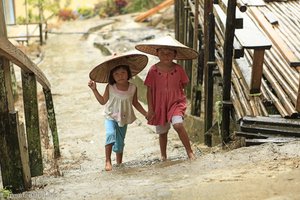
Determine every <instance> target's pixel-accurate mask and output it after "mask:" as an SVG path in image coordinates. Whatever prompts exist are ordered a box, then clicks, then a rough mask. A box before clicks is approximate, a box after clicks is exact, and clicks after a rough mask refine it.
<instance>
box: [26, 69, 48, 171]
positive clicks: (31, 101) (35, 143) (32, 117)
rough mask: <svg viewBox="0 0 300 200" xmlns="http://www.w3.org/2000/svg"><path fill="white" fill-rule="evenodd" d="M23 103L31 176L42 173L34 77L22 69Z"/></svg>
mask: <svg viewBox="0 0 300 200" xmlns="http://www.w3.org/2000/svg"><path fill="white" fill-rule="evenodd" d="M21 74H22V89H23V104H24V114H25V124H26V136H27V145H28V151H29V160H30V173H31V176H33V177H34V176H40V175H43V157H42V149H41V137H40V128H39V111H38V109H39V108H38V102H37V87H36V78H35V75H34V74H33V73H26V72H24V71H23V70H22V72H21Z"/></svg>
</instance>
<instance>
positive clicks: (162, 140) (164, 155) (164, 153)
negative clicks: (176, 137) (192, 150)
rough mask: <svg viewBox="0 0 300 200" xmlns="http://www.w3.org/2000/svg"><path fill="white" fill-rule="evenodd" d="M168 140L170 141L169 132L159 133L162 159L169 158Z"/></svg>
mask: <svg viewBox="0 0 300 200" xmlns="http://www.w3.org/2000/svg"><path fill="white" fill-rule="evenodd" d="M167 142H168V132H167V133H163V134H159V147H160V154H161V160H162V161H165V160H167Z"/></svg>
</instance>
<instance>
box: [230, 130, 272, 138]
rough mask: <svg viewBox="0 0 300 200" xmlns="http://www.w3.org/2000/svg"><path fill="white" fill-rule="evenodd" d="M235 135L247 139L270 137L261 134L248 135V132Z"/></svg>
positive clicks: (239, 132)
mask: <svg viewBox="0 0 300 200" xmlns="http://www.w3.org/2000/svg"><path fill="white" fill-rule="evenodd" d="M235 135H236V136H239V137H244V138H247V139H267V138H269V137H270V135H265V134H261V133H249V132H242V131H236V132H235Z"/></svg>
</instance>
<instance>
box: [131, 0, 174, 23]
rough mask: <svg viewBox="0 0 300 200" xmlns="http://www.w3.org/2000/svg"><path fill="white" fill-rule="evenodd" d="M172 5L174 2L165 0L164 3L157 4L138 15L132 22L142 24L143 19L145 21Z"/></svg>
mask: <svg viewBox="0 0 300 200" xmlns="http://www.w3.org/2000/svg"><path fill="white" fill-rule="evenodd" d="M172 4H174V0H165V1H164V2H162V3H161V4H159V5H158V6H156V7H154V8H152V9H150V10H148V11H146V12H144V13H142V14H140V15H138V16H137V17H136V18H135V20H134V21H136V22H142V21H144V20H145V19H147V18H148V17H150V16H152V15H154V14H155V13H157V12H158V11H160V10H162V9H164V8H167V7H169V6H171V5H172Z"/></svg>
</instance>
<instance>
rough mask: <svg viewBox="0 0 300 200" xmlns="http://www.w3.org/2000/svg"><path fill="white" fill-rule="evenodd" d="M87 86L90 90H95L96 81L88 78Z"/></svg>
mask: <svg viewBox="0 0 300 200" xmlns="http://www.w3.org/2000/svg"><path fill="white" fill-rule="evenodd" d="M88 86H89V87H90V88H91V89H92V90H96V83H95V82H94V81H92V80H90V81H89V82H88Z"/></svg>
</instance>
